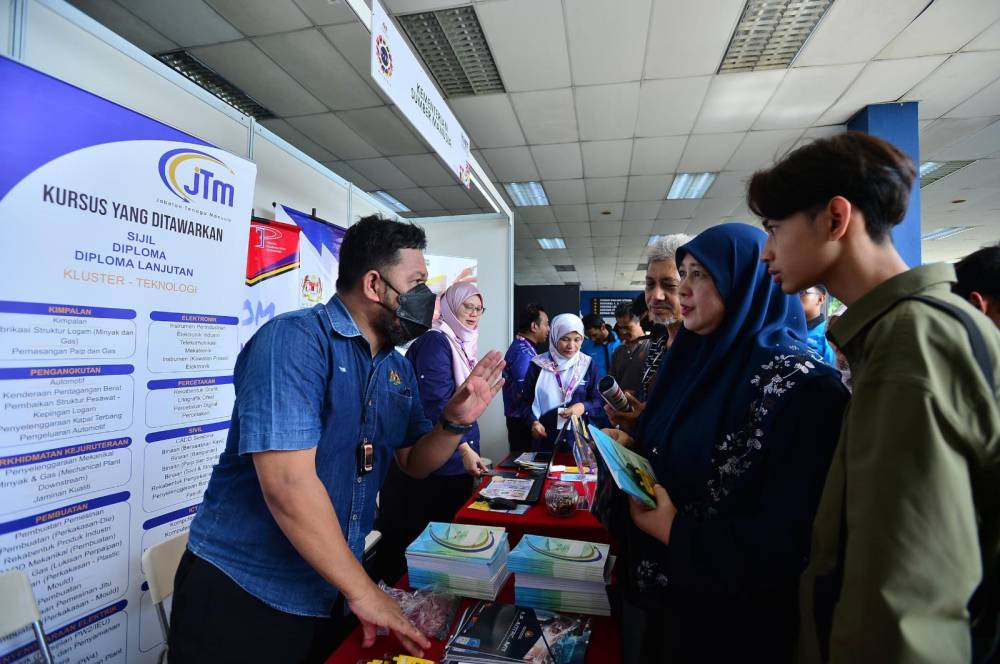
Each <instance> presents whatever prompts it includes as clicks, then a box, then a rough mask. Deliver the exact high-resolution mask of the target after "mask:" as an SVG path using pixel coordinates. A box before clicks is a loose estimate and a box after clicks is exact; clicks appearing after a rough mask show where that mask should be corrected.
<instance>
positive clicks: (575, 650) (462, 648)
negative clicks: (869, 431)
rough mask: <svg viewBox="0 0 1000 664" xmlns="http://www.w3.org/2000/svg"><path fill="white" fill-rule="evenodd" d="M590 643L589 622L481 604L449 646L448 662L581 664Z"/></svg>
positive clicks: (515, 607)
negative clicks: (476, 660) (449, 660)
mask: <svg viewBox="0 0 1000 664" xmlns="http://www.w3.org/2000/svg"><path fill="white" fill-rule="evenodd" d="M589 641H590V620H589V619H588V618H585V617H582V616H570V615H564V614H560V613H555V612H553V611H545V610H542V609H530V608H526V607H520V606H515V605H513V604H497V603H494V602H482V603H481V604H480V605H478V606H477V607H476V609H475V610H474V611H473V612H472V614H471V616H470V617H469V618H468V619H467V620H466V622H465V623H464V624H463V625H462V627H461V628H460V629H459V632H458V634H457V635H456V636H455V638H454V639H453V640H452V641H451V643H450V644H449V646H448V652H447V657H446V658H447V659H455V660H466V658H467V657H471V658H475V659H480V658H482V659H486V660H489V659H495V660H496V661H505V660H506V661H516V662H529V663H530V664H582V663H583V660H584V655H585V653H586V649H587V644H588V643H589ZM482 659H480V661H482Z"/></svg>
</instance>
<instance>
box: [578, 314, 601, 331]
mask: <svg viewBox="0 0 1000 664" xmlns="http://www.w3.org/2000/svg"><path fill="white" fill-rule="evenodd" d="M604 325H605V323H604V319H603V318H601V315H600V314H587V315H586V316H584V317H583V329H585V330H593V329H595V328H601V327H604Z"/></svg>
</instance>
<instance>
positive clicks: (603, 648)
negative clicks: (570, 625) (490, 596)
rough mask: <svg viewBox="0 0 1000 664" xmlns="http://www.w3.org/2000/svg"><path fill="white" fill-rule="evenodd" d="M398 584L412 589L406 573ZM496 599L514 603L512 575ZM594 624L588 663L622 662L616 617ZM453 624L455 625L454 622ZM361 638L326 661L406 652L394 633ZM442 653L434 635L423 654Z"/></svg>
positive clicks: (351, 663)
mask: <svg viewBox="0 0 1000 664" xmlns="http://www.w3.org/2000/svg"><path fill="white" fill-rule="evenodd" d="M396 587H398V588H406V589H410V587H409V585H408V582H407V577H406V576H404V577H403V578H402V579H400V580H399V583H398V584H396ZM475 601H476V600H471V599H466V600H462V605H461V607H459V610H458V612H457V614H456V617H455V622H456V623H457V622H458V621H459V620H460V619H461V616H462V612H463V611H464V610H465V608H466V607H467V606H469V605H470V604H472V603H473V602H475ZM497 601H499V602H506V603H509V604H513V603H514V579H513V577H511V579H510V580H509V581H508V582H507V585H506V586H504V588H503V590H501V591H500V595H499V596H498V597H497ZM591 626H592V632H591V635H590V645H588V646H587V658H586V662H587V664H612V663H613V662H620V661H621V643H620V642H619V635H618V626H617V625H616V624H615V622H614V619H612V618H608V617H604V616H592V622H591ZM452 627H453V629H454V627H455V626H454V625H453V626H452ZM361 639H362V634H361V628H360V627H358V628H357V629H356V630H354V631H353V632H351V634H350V636H348V637H347V639H346V640H345V641H344V642H343V643H342V644H340V647H339V648H337V649H336V650H335V651H334V652H333V654H332V655H330V658H329V659H327V660H326V664H356V663H357V662H359V661H362V660H368V659H374V658H377V657H382V656H383V655H386V654H390V655H401V654H404V653H405V652H406V651H405V650H404V649H403V646H401V645H400V644H399V641H397V640H396V638H395V637H394V636H392V635H388V636H380V637H378V638H377V639H375V645H373V646H372V647H371V648H362V647H361ZM443 654H444V641H438V640H435V639H431V648H430V650H428V651H427V652H425V653H424V658H426V659H429V660H432V661H435V662H437V661H440V659H441V656H442V655H443Z"/></svg>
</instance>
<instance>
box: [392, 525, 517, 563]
mask: <svg viewBox="0 0 1000 664" xmlns="http://www.w3.org/2000/svg"><path fill="white" fill-rule="evenodd" d="M506 545H507V533H506V531H505V530H504V529H503V528H496V527H490V526H474V525H471V524H461V523H440V522H437V521H431V522H430V523H429V524H427V528H425V529H424V531H423V532H422V533H420V535H419V536H418V537H417V539H415V540H413V542H412V543H411V544H410V546H408V547H406V553H407V555H408V556H429V557H433V558H458V559H463V560H470V561H472V560H475V561H480V562H481V563H482V564H487V563H489V562H490V561H491V560H492V559H493V558H495V557H496V556H497V555H498V554H499V552H500V551H499V549H500V547H501V546H503V547H506Z"/></svg>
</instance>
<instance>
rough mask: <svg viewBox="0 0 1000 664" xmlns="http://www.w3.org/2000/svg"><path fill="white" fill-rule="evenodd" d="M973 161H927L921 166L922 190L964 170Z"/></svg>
mask: <svg viewBox="0 0 1000 664" xmlns="http://www.w3.org/2000/svg"><path fill="white" fill-rule="evenodd" d="M971 163H972V161H925V162H924V163H922V164H920V188H921V189H923V188H924V187H926V186H927V185H929V184H932V183H934V182H937V181H938V180H940V179H942V178H946V177H948V176H949V175H951V174H952V173H955V172H957V171H960V170H962V169H963V168H965V167H966V166H968V165H969V164H971Z"/></svg>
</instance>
